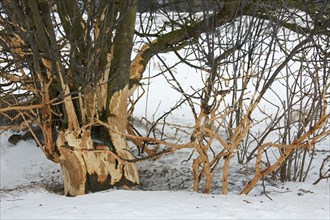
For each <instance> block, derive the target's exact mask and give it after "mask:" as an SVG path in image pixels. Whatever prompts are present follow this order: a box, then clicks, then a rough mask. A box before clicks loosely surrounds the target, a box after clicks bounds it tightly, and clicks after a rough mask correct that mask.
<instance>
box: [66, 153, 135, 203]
mask: <svg viewBox="0 0 330 220" xmlns="http://www.w3.org/2000/svg"><path fill="white" fill-rule="evenodd" d="M117 155H118V156H117ZM117 155H116V154H114V153H113V152H111V151H109V150H105V149H104V150H88V149H85V150H73V149H70V148H66V147H62V149H61V157H60V164H61V168H62V172H63V175H64V194H65V195H66V196H77V195H83V194H86V193H89V192H97V191H102V190H107V189H111V188H113V187H115V186H126V187H127V186H128V187H130V186H133V185H137V184H139V176H138V172H137V168H136V166H135V164H134V163H129V162H126V161H124V160H123V159H130V157H132V156H131V155H130V154H129V153H128V152H125V151H123V152H117Z"/></svg>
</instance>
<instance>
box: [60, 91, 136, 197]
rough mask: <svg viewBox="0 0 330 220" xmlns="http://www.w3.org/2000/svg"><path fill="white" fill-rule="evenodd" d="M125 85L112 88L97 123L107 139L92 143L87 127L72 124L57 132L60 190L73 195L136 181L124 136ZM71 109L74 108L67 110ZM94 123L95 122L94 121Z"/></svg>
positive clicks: (134, 167)
mask: <svg viewBox="0 0 330 220" xmlns="http://www.w3.org/2000/svg"><path fill="white" fill-rule="evenodd" d="M127 94H128V87H127V86H126V87H125V88H124V89H123V90H121V91H119V92H116V93H115V94H114V95H113V96H112V98H111V100H110V111H111V116H110V117H109V118H108V121H107V122H104V123H102V122H101V121H100V122H99V123H102V124H100V125H99V126H98V128H101V129H98V132H101V131H107V132H108V134H106V133H105V134H104V133H102V134H101V135H100V136H103V135H105V136H106V138H108V139H109V140H108V142H104V143H103V142H102V143H100V144H98V143H96V140H95V139H94V138H93V139H92V136H93V135H92V131H91V130H90V129H85V128H80V127H75V129H73V128H69V129H67V130H65V131H60V132H59V134H58V138H57V142H56V145H57V147H58V149H59V152H60V158H59V162H60V164H61V168H62V171H63V175H64V193H65V195H67V196H77V195H82V194H85V193H88V192H96V191H100V190H106V189H109V188H112V187H114V186H128V187H129V186H132V185H135V184H139V175H138V171H137V168H136V166H135V164H134V163H130V162H127V161H125V160H127V159H133V156H132V155H131V153H130V149H129V147H128V144H127V142H126V138H125V129H126V125H127V113H126V107H127ZM71 112H72V113H74V111H73V110H72V111H71ZM96 123H97V122H96Z"/></svg>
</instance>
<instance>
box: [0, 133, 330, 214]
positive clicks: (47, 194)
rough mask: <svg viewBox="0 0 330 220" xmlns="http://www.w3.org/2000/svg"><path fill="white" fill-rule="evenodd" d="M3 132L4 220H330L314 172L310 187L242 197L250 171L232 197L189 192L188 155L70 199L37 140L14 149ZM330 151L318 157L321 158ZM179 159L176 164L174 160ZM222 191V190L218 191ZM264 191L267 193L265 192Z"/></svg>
mask: <svg viewBox="0 0 330 220" xmlns="http://www.w3.org/2000/svg"><path fill="white" fill-rule="evenodd" d="M10 134H11V132H4V133H2V134H1V136H0V137H1V140H0V150H1V151H0V152H1V189H0V196H1V219H142V218H143V219H229V218H230V219H329V217H330V210H329V206H330V195H329V194H330V191H329V183H327V182H326V181H324V180H323V181H321V182H320V183H319V184H318V185H312V182H313V181H315V180H316V179H317V175H318V169H317V168H316V167H315V168H314V169H313V170H312V172H311V175H310V178H309V179H308V180H307V181H306V182H304V183H297V182H295V183H293V182H292V183H291V182H290V183H278V182H276V183H272V182H265V189H264V188H263V186H262V184H261V183H260V184H259V185H258V186H257V187H256V188H255V189H253V191H252V192H251V193H250V194H249V195H247V196H240V195H237V194H238V192H239V189H240V187H241V186H242V182H244V181H245V180H246V175H244V172H241V173H242V174H241V175H239V173H240V172H239V169H244V168H243V167H240V168H237V169H238V170H237V172H235V173H238V174H236V176H234V177H231V180H230V187H231V188H230V191H231V193H230V194H229V195H226V196H225V195H221V194H220V193H219V192H218V191H217V190H215V191H214V192H213V193H212V194H208V195H206V194H202V193H195V192H191V186H192V180H191V169H190V165H189V164H186V163H181V162H182V160H183V159H186V157H188V156H189V153H188V152H185V151H182V152H180V151H179V152H176V154H177V155H176V157H173V156H164V157H162V158H161V159H159V160H155V161H154V160H148V161H144V162H142V163H141V164H139V167H140V174H141V186H138V187H136V188H134V189H132V190H121V189H112V190H108V191H103V192H98V193H93V194H88V195H84V196H79V197H74V198H72V197H65V196H63V195H61V193H62V190H63V185H62V177H61V173H60V168H59V166H58V165H57V164H53V163H52V162H50V161H48V160H47V159H46V158H45V156H44V155H43V153H42V151H41V150H40V149H39V148H37V147H36V145H35V144H34V142H33V141H24V142H23V141H21V142H19V143H18V144H17V145H15V146H14V145H11V144H10V143H8V141H7V139H8V137H9V135H10ZM327 153H328V152H318V153H317V155H316V156H317V157H316V159H321V158H324V157H325V155H326V154H327ZM174 158H176V159H174ZM219 191H220V190H219ZM265 193H266V194H265Z"/></svg>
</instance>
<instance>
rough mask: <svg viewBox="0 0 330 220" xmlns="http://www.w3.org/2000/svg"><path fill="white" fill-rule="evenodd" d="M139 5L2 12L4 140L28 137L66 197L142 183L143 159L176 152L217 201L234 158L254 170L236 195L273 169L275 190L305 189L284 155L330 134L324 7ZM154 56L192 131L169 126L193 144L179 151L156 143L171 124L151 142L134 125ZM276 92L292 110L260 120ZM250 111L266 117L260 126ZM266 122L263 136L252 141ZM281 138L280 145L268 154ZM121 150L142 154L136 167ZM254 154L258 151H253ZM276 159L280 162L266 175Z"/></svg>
mask: <svg viewBox="0 0 330 220" xmlns="http://www.w3.org/2000/svg"><path fill="white" fill-rule="evenodd" d="M147 2H148V1H138V0H109V1H105V0H103V1H102V0H98V1H87V0H56V1H48V0H35V1H28V0H16V1H12V0H1V3H0V62H1V67H0V68H1V71H0V85H1V87H0V92H1V93H0V115H1V117H2V119H3V120H5V121H6V122H8V125H3V126H1V129H16V130H25V131H28V132H29V134H30V135H31V136H32V137H34V138H35V140H36V142H37V144H38V146H39V147H40V148H41V149H42V150H43V152H44V154H45V155H46V157H47V158H48V159H49V160H52V161H53V162H55V163H59V164H60V165H61V168H62V172H63V176H64V191H65V195H68V196H76V195H81V194H85V193H88V192H94V191H100V190H105V189H108V188H111V187H113V186H132V185H136V184H139V175H138V170H137V167H136V162H137V161H139V160H144V159H148V158H152V157H159V156H161V155H163V154H168V153H171V152H174V151H176V150H178V149H183V148H189V149H192V155H193V154H194V160H193V163H192V175H193V179H194V181H193V185H194V186H193V189H194V190H195V191H198V190H199V189H200V188H203V191H204V192H206V193H209V192H211V190H212V187H213V185H214V178H213V177H214V175H215V172H219V170H220V171H221V172H222V180H221V181H220V182H221V184H222V185H221V187H222V192H223V193H224V194H226V193H228V188H229V187H228V183H229V181H228V176H229V173H230V163H231V159H232V158H233V157H235V156H236V155H237V157H238V161H239V162H240V163H243V162H244V163H248V162H249V161H255V163H256V164H255V172H254V174H255V175H254V178H253V179H252V180H251V181H250V182H249V183H247V184H246V185H245V188H243V189H242V191H241V192H242V193H243V194H246V193H249V192H250V190H251V189H252V187H253V186H254V185H255V184H256V183H257V182H258V181H259V180H260V179H262V178H263V177H264V176H266V175H268V174H270V173H274V172H276V170H278V169H279V168H280V167H281V166H282V168H281V169H282V171H281V172H282V176H283V179H291V176H293V177H294V178H295V179H298V178H299V177H300V179H303V171H304V168H302V169H301V170H302V171H301V172H300V173H299V172H296V173H294V174H291V173H290V169H291V164H294V159H292V157H293V156H294V155H298V152H300V150H310V149H312V148H313V146H314V145H315V143H316V142H317V141H319V140H321V139H322V138H324V137H325V136H327V135H329V134H330V131H329V118H330V114H329V109H328V101H329V84H330V83H329V79H330V77H329V35H330V32H329V26H330V24H329V20H330V18H329V6H328V4H327V1H318V2H317V3H314V2H312V1H311V2H309V3H306V1H299V0H296V1H261V0H246V1H233V0H217V1H215V0H188V1H180V2H177V1H176V0H169V1H166V3H164V2H165V1H156V0H155V1H150V2H152V4H151V3H150V4H147ZM302 2H304V4H302ZM142 3H143V4H142ZM138 10H140V11H139V12H138ZM141 10H142V11H141ZM134 49H136V51H134ZM132 51H134V54H133V53H132ZM160 54H167V55H168V54H170V55H173V57H175V58H176V60H177V61H176V62H177V63H175V64H169V63H167V61H166V60H165V59H162V57H161V56H160ZM278 54H279V55H278ZM156 58H157V59H158V62H159V63H160V64H159V66H160V69H159V70H158V72H157V73H155V74H153V75H155V77H156V76H161V77H164V78H166V79H167V84H169V85H170V86H171V87H172V88H174V90H175V91H177V92H178V94H179V95H180V96H181V97H182V98H181V99H180V100H179V101H178V103H176V104H175V105H174V106H172V107H171V108H170V111H169V112H168V114H172V113H175V110H177V109H179V108H181V107H182V106H183V105H186V106H188V107H189V108H190V110H191V113H192V115H193V123H194V126H192V127H189V126H187V125H178V126H177V127H176V129H177V131H180V130H184V133H185V135H188V136H189V137H190V138H189V139H188V140H187V139H185V140H186V141H185V140H183V141H182V140H180V141H178V140H173V141H172V142H171V141H168V140H165V138H163V133H161V135H159V136H157V135H154V136H152V135H151V134H152V129H155V128H156V127H157V126H158V125H160V126H163V127H164V126H166V122H165V119H166V117H167V115H164V116H162V117H160V118H159V119H157V120H155V121H154V122H153V125H152V126H151V129H150V130H149V131H148V132H147V134H146V135H141V134H139V133H138V132H137V131H136V130H134V128H133V127H132V126H130V124H129V118H130V116H131V113H132V112H133V110H134V105H135V104H136V103H137V101H138V100H139V98H137V100H135V101H134V100H133V98H132V97H133V96H135V94H136V91H137V90H138V88H139V89H140V88H142V81H143V80H144V78H143V76H144V72H145V70H146V69H147V67H148V65H149V66H150V63H151V62H150V61H151V60H153V59H156ZM177 65H186V66H188V67H189V68H190V71H191V74H193V73H196V72H198V73H200V81H201V86H199V87H196V88H195V87H193V86H190V85H183V84H184V82H182V81H180V80H178V79H177V77H176V76H177V75H176V74H180V73H174V69H175V67H176V66H177ZM294 68H296V69H294ZM306 77H307V78H308V79H307V80H305V79H306ZM281 79H284V80H286V81H280V80H281ZM292 79H293V80H292ZM291 81H294V83H292V82H291ZM275 83H277V84H280V85H285V87H286V89H287V93H286V95H287V100H284V101H283V100H282V99H281V98H282V97H280V96H279V95H278V98H279V99H280V101H281V102H282V103H281V104H279V105H277V104H274V103H272V104H273V105H274V106H275V109H278V110H277V112H273V113H272V114H270V113H269V114H268V112H267V111H264V110H263V109H262V106H261V103H264V102H270V101H269V100H267V99H266V98H265V94H269V92H274V91H273V88H272V85H273V84H275ZM164 86H165V84H164ZM184 86H186V87H187V88H188V89H186V88H184ZM251 88H252V89H251ZM291 88H292V89H291ZM142 90H143V89H142ZM151 92H152V91H151ZM276 95H277V94H276V92H274V96H276ZM297 95H298V96H297ZM306 97H308V98H307V99H306ZM228 100H229V101H228ZM297 103H298V104H299V105H300V108H299V109H298V107H297V106H298V104H297ZM306 103H307V104H306ZM311 103H312V104H311ZM281 105H282V106H281ZM303 105H305V106H304V107H302V106H303ZM293 108H296V109H293ZM256 111H259V112H262V114H263V116H264V117H263V118H259V119H257V118H255V117H254V116H255V112H256ZM302 113H304V115H302ZM166 114H167V113H166ZM293 115H298V116H297V118H298V119H297V120H293V119H292V118H293ZM267 120H268V121H267ZM265 121H266V124H267V127H266V128H265V129H264V132H263V133H262V134H261V135H255V134H253V133H252V132H251V130H252V128H253V127H254V126H255V125H258V124H261V123H262V122H265ZM283 121H284V122H285V125H283ZM160 122H162V123H160ZM171 126H174V127H175V125H173V124H172V125H171ZM185 126H186V127H185ZM283 127H285V132H284V133H281V132H282V130H281V129H282V128H283ZM162 131H164V129H163V130H162ZM277 131H279V133H280V134H281V135H282V139H281V140H280V141H274V142H266V140H268V139H267V137H269V136H273V132H274V133H276V132H277ZM221 132H222V133H221ZM290 132H292V135H291V133H290ZM223 133H224V134H225V135H223ZM18 138H20V137H18ZM14 139H15V137H13V140H12V141H13V142H16V141H17V140H14ZM127 139H130V140H131V141H132V142H133V143H134V144H135V145H136V146H137V147H138V148H139V151H140V152H142V153H144V154H147V156H145V155H142V157H141V158H137V155H134V154H133V153H132V152H131V149H130V147H129V145H128V143H127ZM250 139H253V141H251V142H250ZM272 141H273V140H272ZM252 142H253V144H255V143H257V144H255V145H254V149H252V150H249V149H247V147H246V146H247V143H252ZM148 144H150V145H151V144H158V145H159V146H162V147H163V148H162V150H161V151H157V149H156V150H155V149H151V148H148ZM250 145H252V144H250ZM245 147H246V148H245ZM270 148H275V149H278V150H279V156H278V157H276V160H275V161H268V163H264V158H265V155H264V153H266V152H267V149H270ZM304 152H306V151H304ZM299 155H300V154H299ZM299 155H298V156H299ZM138 156H140V155H138ZM298 156H296V158H298ZM266 157H267V155H266ZM221 163H223V165H221ZM265 164H266V165H265ZM283 167H284V168H283ZM302 167H304V165H302ZM220 168H221V169H220ZM296 170H297V169H296ZM202 180H204V185H203V186H202V184H200V183H201V182H202Z"/></svg>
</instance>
